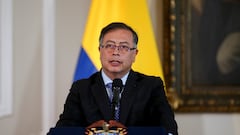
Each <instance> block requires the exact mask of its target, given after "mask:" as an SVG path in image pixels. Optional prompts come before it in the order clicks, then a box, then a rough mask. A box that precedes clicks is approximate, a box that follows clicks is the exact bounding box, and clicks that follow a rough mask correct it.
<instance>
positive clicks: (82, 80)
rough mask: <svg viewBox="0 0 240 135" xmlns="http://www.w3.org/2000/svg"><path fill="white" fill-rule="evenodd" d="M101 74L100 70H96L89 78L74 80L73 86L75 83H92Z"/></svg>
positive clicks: (82, 84)
mask: <svg viewBox="0 0 240 135" xmlns="http://www.w3.org/2000/svg"><path fill="white" fill-rule="evenodd" d="M99 75H100V74H99V72H96V73H94V74H92V75H91V76H90V77H89V78H84V79H79V80H77V81H74V82H73V86H74V85H81V86H87V85H91V84H93V83H94V82H95V81H96V79H97V78H98V77H99Z"/></svg>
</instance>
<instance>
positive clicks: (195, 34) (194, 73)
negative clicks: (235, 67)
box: [163, 0, 240, 112]
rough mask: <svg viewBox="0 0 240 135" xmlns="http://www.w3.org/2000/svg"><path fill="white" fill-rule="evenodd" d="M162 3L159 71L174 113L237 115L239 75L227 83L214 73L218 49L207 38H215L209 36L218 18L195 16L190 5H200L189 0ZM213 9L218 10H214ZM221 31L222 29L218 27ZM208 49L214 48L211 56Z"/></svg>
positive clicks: (173, 0)
mask: <svg viewBox="0 0 240 135" xmlns="http://www.w3.org/2000/svg"><path fill="white" fill-rule="evenodd" d="M195 1H196V0H195ZM206 1H208V0H205V3H204V4H207V3H206ZM163 2H164V20H165V21H164V47H163V52H164V54H163V55H164V57H163V62H164V63H163V65H164V67H163V69H164V74H165V84H166V89H167V95H168V99H169V101H170V103H171V105H172V107H173V108H174V110H175V111H176V112H240V79H239V77H240V76H236V77H235V78H233V80H231V81H227V80H226V79H228V78H227V77H225V76H226V75H219V74H217V73H218V72H217V71H218V69H217V68H216V64H215V62H212V61H214V60H215V59H217V58H215V56H216V55H217V54H216V52H217V51H216V48H217V49H218V47H214V45H213V43H211V39H209V38H210V37H211V38H216V37H217V35H218V33H213V34H211V32H212V31H214V30H219V28H215V29H214V27H215V26H218V24H217V23H218V22H223V21H218V20H217V19H219V18H211V14H213V13H215V12H210V11H209V13H205V12H206V11H201V13H202V14H201V15H199V14H198V13H197V11H196V10H199V9H198V8H199V7H197V8H196V9H195V7H193V6H194V5H193V4H196V5H198V6H201V7H203V6H204V4H203V3H193V0H181V1H180V0H164V1H163ZM209 2H210V1H209ZM196 5H195V6H196ZM213 5H214V3H210V6H209V7H211V8H212V6H213ZM225 5H226V4H225ZM205 6H206V5H205ZM205 9H206V8H201V9H200V10H205ZM213 9H215V10H214V11H219V9H218V7H215V8H212V10H213ZM206 10H207V9H206ZM216 13H217V12H216ZM203 14H204V15H203ZM199 16H200V17H199ZM212 16H213V15H212ZM238 16H239V15H238ZM204 17H208V19H206V18H204ZM215 17H216V16H215ZM217 17H218V16H217ZM239 17H240V16H239ZM204 19H205V20H204ZM237 19H239V18H237ZM216 20H217V21H216ZM224 21H225V20H224ZM207 22H208V23H207ZM215 23H216V24H215ZM203 24H205V25H203ZM219 25H220V24H219ZM221 25H222V24H221ZM221 25H220V26H221ZM222 29H223V27H221V28H220V30H222ZM203 31H205V32H203ZM236 31H237V30H236ZM201 34H202V35H201ZM212 35H214V36H212ZM203 37H205V38H206V37H207V38H208V39H204V38H203ZM200 39H201V40H200ZM202 39H204V40H202ZM200 43H201V44H200ZM203 43H204V44H203ZM207 44H210V45H207ZM204 47H205V48H204ZM212 48H215V51H213V54H211V53H210V51H212V50H214V49H212ZM201 51H202V52H201ZM214 53H215V54H214ZM208 54H209V56H208ZM216 57H217V56H216ZM209 63H210V64H209ZM211 64H212V65H211ZM213 67H214V68H213ZM239 69H240V68H239ZM234 75H238V74H237V73H236V74H233V75H231V76H229V78H231V77H233V76H234ZM229 80H230V79H229Z"/></svg>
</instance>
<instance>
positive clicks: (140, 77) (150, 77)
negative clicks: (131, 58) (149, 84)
mask: <svg viewBox="0 0 240 135" xmlns="http://www.w3.org/2000/svg"><path fill="white" fill-rule="evenodd" d="M134 74H135V75H136V76H137V77H138V79H146V80H161V81H162V78H161V77H160V76H153V75H146V74H143V73H140V72H134Z"/></svg>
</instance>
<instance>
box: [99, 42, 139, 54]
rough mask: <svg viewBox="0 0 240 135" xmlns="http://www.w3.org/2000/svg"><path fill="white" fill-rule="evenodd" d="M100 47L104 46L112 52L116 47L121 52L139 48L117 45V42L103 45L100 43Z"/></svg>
mask: <svg viewBox="0 0 240 135" xmlns="http://www.w3.org/2000/svg"><path fill="white" fill-rule="evenodd" d="M100 47H101V48H104V49H106V50H108V49H109V50H108V51H111V52H113V51H115V50H116V48H117V50H118V51H119V52H121V53H125V52H130V51H132V50H135V49H137V48H136V47H132V48H131V47H129V46H127V45H118V46H117V45H116V43H106V44H105V45H103V44H100Z"/></svg>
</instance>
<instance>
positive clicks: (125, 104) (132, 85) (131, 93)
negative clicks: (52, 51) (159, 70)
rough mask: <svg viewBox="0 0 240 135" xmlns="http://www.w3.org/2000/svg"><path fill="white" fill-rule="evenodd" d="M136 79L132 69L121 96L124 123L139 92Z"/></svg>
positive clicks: (121, 112) (121, 119) (121, 114)
mask: <svg viewBox="0 0 240 135" xmlns="http://www.w3.org/2000/svg"><path fill="white" fill-rule="evenodd" d="M136 80H137V77H136V75H135V73H134V72H133V71H132V70H131V71H130V73H129V76H128V79H127V83H126V86H125V88H124V91H123V93H122V97H121V107H120V122H121V123H123V124H125V123H126V120H127V117H128V114H129V111H130V109H131V106H132V104H133V101H134V97H135V95H136V93H137V82H136Z"/></svg>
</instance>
